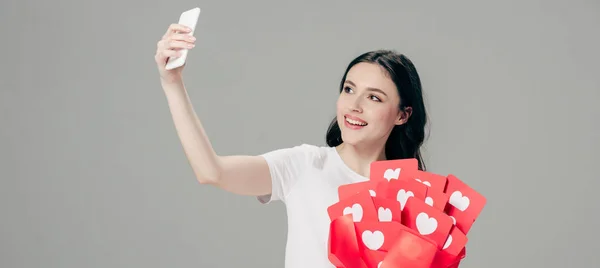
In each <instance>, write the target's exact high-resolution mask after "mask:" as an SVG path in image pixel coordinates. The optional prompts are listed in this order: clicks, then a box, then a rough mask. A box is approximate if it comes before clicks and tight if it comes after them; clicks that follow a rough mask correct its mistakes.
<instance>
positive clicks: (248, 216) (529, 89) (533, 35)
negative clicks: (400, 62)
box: [0, 0, 600, 268]
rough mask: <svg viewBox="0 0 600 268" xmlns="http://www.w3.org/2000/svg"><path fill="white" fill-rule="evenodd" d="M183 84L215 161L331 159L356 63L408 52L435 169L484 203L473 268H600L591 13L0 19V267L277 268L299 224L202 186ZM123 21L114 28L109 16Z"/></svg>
mask: <svg viewBox="0 0 600 268" xmlns="http://www.w3.org/2000/svg"><path fill="white" fill-rule="evenodd" d="M195 6H200V7H201V8H202V15H201V19H200V22H199V25H198V30H197V34H196V36H197V37H198V38H199V41H198V45H197V47H196V48H195V49H194V50H193V51H192V52H191V53H190V58H189V62H188V65H187V68H186V70H185V76H186V82H187V86H188V88H189V90H190V94H191V97H192V101H193V102H194V104H195V109H196V111H197V112H198V114H199V116H200V118H201V120H202V121H203V123H204V126H205V127H206V129H207V132H208V134H209V136H210V139H211V140H212V142H213V144H214V147H215V149H216V150H217V151H218V153H220V154H258V153H262V152H266V151H269V150H272V149H276V148H280V147H288V146H293V145H297V144H300V143H313V144H319V145H322V144H324V135H325V130H326V127H327V124H328V123H329V120H330V119H331V118H332V116H333V115H334V108H335V101H336V96H337V86H338V82H339V79H340V78H341V75H342V73H343V70H344V68H345V67H346V64H347V63H348V62H349V61H350V60H351V59H352V58H353V57H355V56H357V55H358V54H360V53H362V52H364V51H367V50H372V49H379V48H391V49H395V50H397V51H400V52H403V53H406V54H407V55H408V56H409V57H410V58H411V59H412V60H413V61H414V62H415V64H416V66H417V68H418V70H419V72H420V74H421V76H422V79H423V84H424V89H425V91H426V98H427V105H428V108H429V113H430V117H431V123H432V124H431V135H430V137H429V139H428V142H427V144H426V151H425V154H426V159H427V160H428V164H429V167H430V169H431V170H432V171H434V172H438V173H442V174H447V173H454V174H456V175H458V176H459V177H460V178H462V179H463V180H465V181H466V182H467V183H469V184H470V185H471V186H473V187H474V188H475V189H477V190H479V191H480V192H481V193H483V194H484V195H485V196H487V198H488V199H489V204H488V206H487V207H486V208H485V210H484V212H483V213H482V215H481V218H480V219H479V221H478V222H477V223H476V224H475V226H474V227H473V229H472V231H471V232H470V233H469V237H470V242H469V247H468V257H467V259H466V260H465V261H464V262H463V265H462V266H461V267H464V268H469V267H473V268H474V267H490V268H491V267H498V268H504V267H598V266H600V261H599V258H598V251H599V250H600V247H599V246H598V243H599V242H600V241H599V239H600V235H599V234H600V231H598V228H599V227H598V226H600V220H599V219H600V217H598V210H599V209H600V202H599V201H598V199H597V198H598V197H597V196H598V195H597V194H596V193H597V191H598V187H599V186H600V183H599V182H598V181H599V179H600V177H599V175H598V173H597V168H596V167H597V166H598V163H597V162H598V160H600V153H599V149H600V146H599V141H598V140H599V139H600V135H599V132H600V130H598V124H597V118H598V117H599V116H600V107H599V106H598V105H597V103H598V98H599V97H600V92H599V91H600V79H599V78H598V76H599V75H598V74H600V68H599V67H598V61H599V60H600V57H599V56H600V52H598V48H600V38H599V36H598V26H600V18H599V17H600V4H599V2H597V1H592V0H588V1H584V0H577V1H571V2H570V3H569V4H567V3H566V1H494V2H492V1H468V2H467V1H440V2H437V1H436V2H435V3H434V2H433V1H398V0H396V1H374V2H367V1H353V2H351V1H312V2H307V1H288V2H286V1H265V0H263V1H217V0H214V1H183V0H182V1H115V0H105V1H74V0H71V1H66V0H65V1H41V0H38V1H17V0H3V1H2V2H1V4H0V30H1V36H2V42H1V44H0V46H1V51H2V58H3V60H2V64H1V65H0V66H1V69H0V75H1V77H0V86H1V91H0V127H1V131H0V152H1V154H0V157H1V158H0V178H1V181H0V267H3V268H4V267H6V268H13V267H14V268H17V267H28V268H29V267H61V268H62V267H146V268H149V267H282V266H283V257H284V246H285V234H286V215H285V210H284V207H283V206H282V205H281V204H275V205H269V206H262V205H260V204H259V203H258V202H257V201H256V200H255V199H254V198H253V197H246V196H234V195H232V194H229V193H225V192H223V191H221V190H219V189H215V188H211V187H204V186H201V185H199V184H198V183H196V181H195V178H194V177H193V173H192V171H191V168H190V167H189V166H188V162H187V160H186V158H185V156H184V153H183V151H182V149H181V146H180V144H179V140H178V138H177V135H176V133H175V130H174V128H173V125H172V122H171V118H170V114H169V111H168V107H167V103H166V101H165V98H164V95H163V92H162V90H161V88H160V84H159V80H158V74H157V71H156V67H155V65H154V59H153V56H154V52H155V49H156V42H157V41H158V40H159V38H160V37H161V36H162V35H163V33H164V31H165V30H166V27H167V26H168V25H169V24H170V23H172V22H176V21H177V19H178V18H179V14H180V13H181V12H182V11H184V10H187V9H189V8H192V7H195ZM111 13H112V14H111Z"/></svg>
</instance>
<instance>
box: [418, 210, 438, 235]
mask: <svg viewBox="0 0 600 268" xmlns="http://www.w3.org/2000/svg"><path fill="white" fill-rule="evenodd" d="M437 226H438V222H437V220H436V219H435V218H433V217H429V215H427V213H425V212H421V213H419V215H417V230H418V231H419V233H420V234H422V235H429V234H433V232H435V230H436V229H437Z"/></svg>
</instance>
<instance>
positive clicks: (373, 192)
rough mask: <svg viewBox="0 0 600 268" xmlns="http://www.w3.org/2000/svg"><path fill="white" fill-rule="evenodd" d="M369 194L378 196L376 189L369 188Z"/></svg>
mask: <svg viewBox="0 0 600 268" xmlns="http://www.w3.org/2000/svg"><path fill="white" fill-rule="evenodd" d="M369 194H370V195H371V196H372V197H376V196H377V193H375V191H373V190H369Z"/></svg>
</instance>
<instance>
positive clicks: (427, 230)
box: [402, 198, 453, 249]
mask: <svg viewBox="0 0 600 268" xmlns="http://www.w3.org/2000/svg"><path fill="white" fill-rule="evenodd" d="M402 224H404V225H405V226H407V227H409V228H411V229H413V230H415V231H417V232H418V233H419V234H421V235H423V236H424V237H427V238H429V239H431V240H433V241H434V242H435V243H437V245H438V247H439V248H440V249H441V248H442V246H443V245H444V243H445V242H446V238H447V237H448V235H449V234H450V230H451V229H452V227H453V224H452V219H450V217H449V216H448V215H446V214H445V213H444V212H443V211H440V210H438V209H435V208H433V207H431V206H429V205H427V204H425V202H423V201H422V200H419V199H416V198H409V199H408V202H407V203H406V207H404V210H403V211H402Z"/></svg>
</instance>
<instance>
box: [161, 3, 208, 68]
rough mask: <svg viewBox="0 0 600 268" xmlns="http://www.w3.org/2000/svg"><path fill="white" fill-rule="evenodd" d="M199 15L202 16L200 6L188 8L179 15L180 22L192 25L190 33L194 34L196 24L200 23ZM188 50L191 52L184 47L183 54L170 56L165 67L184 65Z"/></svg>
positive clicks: (188, 25)
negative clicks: (174, 56) (175, 56)
mask: <svg viewBox="0 0 600 268" xmlns="http://www.w3.org/2000/svg"><path fill="white" fill-rule="evenodd" d="M199 17H200V8H199V7H196V8H192V9H190V10H187V11H184V12H183V13H181V16H180V17H179V24H181V25H185V26H187V27H190V28H191V29H192V31H191V32H190V33H188V34H189V35H192V36H193V35H194V31H195V30H196V24H198V18H199ZM188 52H189V50H188V49H182V50H181V56H179V57H177V58H172V57H169V59H168V60H167V64H166V66H165V68H166V69H167V70H172V69H175V68H178V67H181V66H183V64H184V63H185V61H186V59H187V55H188Z"/></svg>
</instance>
